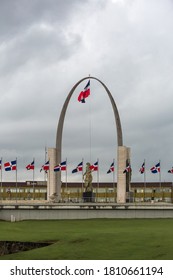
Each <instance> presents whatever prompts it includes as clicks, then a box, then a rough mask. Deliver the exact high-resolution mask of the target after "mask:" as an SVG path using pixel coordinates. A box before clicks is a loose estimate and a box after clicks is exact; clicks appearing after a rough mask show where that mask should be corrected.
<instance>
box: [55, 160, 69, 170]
mask: <svg viewBox="0 0 173 280" xmlns="http://www.w3.org/2000/svg"><path fill="white" fill-rule="evenodd" d="M66 169H67V163H66V161H63V162H61V163H60V164H58V165H56V166H55V167H54V171H55V172H56V171H66Z"/></svg>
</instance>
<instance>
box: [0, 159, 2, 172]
mask: <svg viewBox="0 0 173 280" xmlns="http://www.w3.org/2000/svg"><path fill="white" fill-rule="evenodd" d="M1 169H2V159H0V170H1Z"/></svg>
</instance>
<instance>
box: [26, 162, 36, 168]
mask: <svg viewBox="0 0 173 280" xmlns="http://www.w3.org/2000/svg"><path fill="white" fill-rule="evenodd" d="M34 168H35V166H34V160H33V161H32V162H31V163H30V164H28V165H27V166H26V169H27V170H34Z"/></svg>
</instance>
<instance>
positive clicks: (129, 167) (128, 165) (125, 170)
mask: <svg viewBox="0 0 173 280" xmlns="http://www.w3.org/2000/svg"><path fill="white" fill-rule="evenodd" d="M130 171H131V166H130V163H128V164H127V166H126V168H125V169H124V171H123V173H128V172H130Z"/></svg>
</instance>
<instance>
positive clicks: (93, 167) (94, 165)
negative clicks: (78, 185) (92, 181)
mask: <svg viewBox="0 0 173 280" xmlns="http://www.w3.org/2000/svg"><path fill="white" fill-rule="evenodd" d="M89 168H90V170H91V171H98V168H99V166H98V161H96V162H95V163H94V164H92V165H90V167H89Z"/></svg>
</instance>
